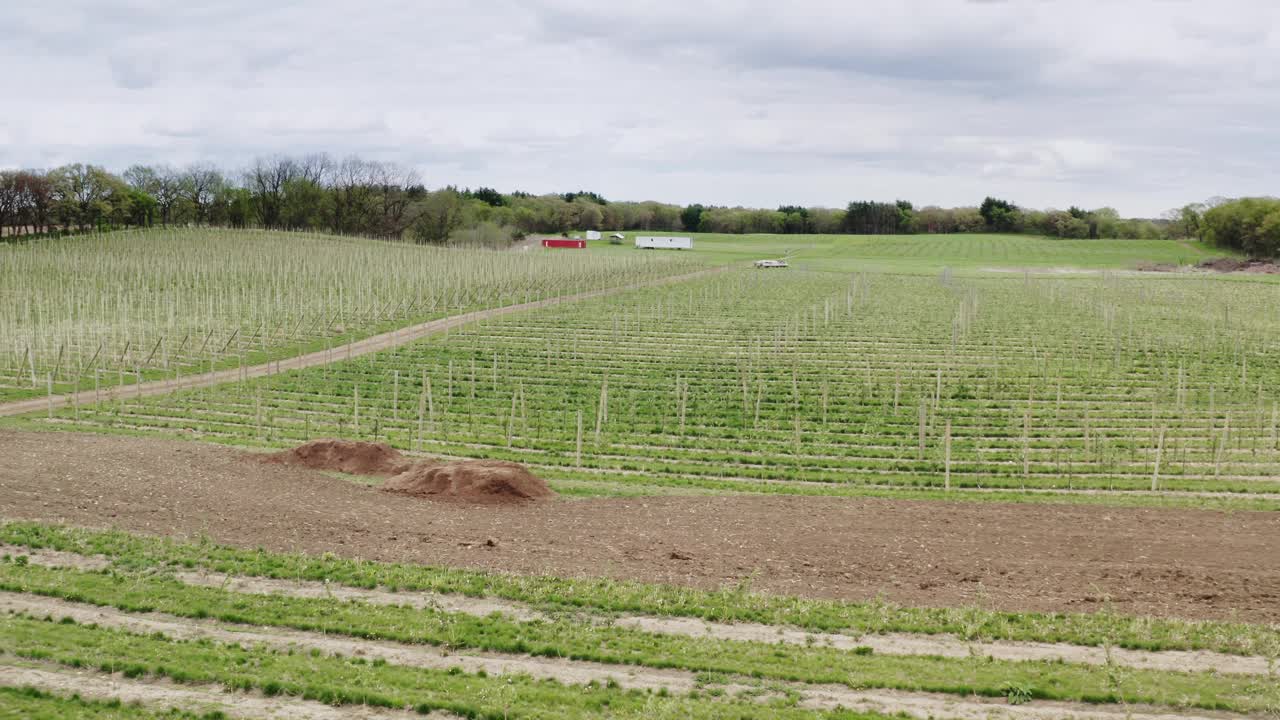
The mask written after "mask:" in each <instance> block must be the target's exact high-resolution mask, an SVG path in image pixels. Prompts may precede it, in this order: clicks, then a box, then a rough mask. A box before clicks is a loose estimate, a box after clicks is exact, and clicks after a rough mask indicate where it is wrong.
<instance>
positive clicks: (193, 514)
mask: <svg viewBox="0 0 1280 720" xmlns="http://www.w3.org/2000/svg"><path fill="white" fill-rule="evenodd" d="M0 448H3V452H2V453H0V516H2V517H5V518H12V519H18V518H28V519H37V520H51V521H65V522H70V523H74V524H79V525H86V526H94V527H106V526H115V527H120V528H123V529H126V530H133V531H140V532H146V533H153V534H166V535H168V534H173V535H185V536H191V535H195V534H199V533H205V534H207V535H208V536H210V537H212V538H213V539H214V540H217V541H219V542H223V543H228V544H233V545H240V546H245V547H257V546H262V547H266V548H268V549H272V550H278V551H302V552H311V553H322V552H330V551H331V552H334V553H337V554H340V555H344V556H349V557H362V558H368V559H373V560H384V561H408V562H418V563H427V564H440V565H450V566H459V567H474V568H484V569H491V570H502V571H509V572H515V573H524V574H544V573H545V574H552V575H561V576H575V577H587V576H593V577H600V576H607V577H614V578H633V579H637V580H642V581H648V582H665V583H674V584H683V585H690V586H696V587H703V588H708V587H719V586H724V585H731V584H737V583H740V582H744V581H748V582H750V583H751V584H752V587H754V588H756V589H758V590H763V591H768V592H774V593H783V594H789V595H799V596H807V597H829V598H846V599H869V598H874V597H877V596H883V597H885V598H887V599H889V600H893V601H896V602H901V603H906V604H912V605H924V606H981V607H988V608H993V609H1002V610H1013V611H1084V612H1087V611H1094V610H1102V609H1104V608H1106V607H1110V608H1111V609H1113V610H1115V611H1118V612H1124V613H1142V614H1154V615H1162V616H1175V617H1186V618H1215V619H1238V620H1244V621H1254V622H1277V621H1280V559H1278V558H1280V522H1276V519H1275V516H1274V514H1271V513H1261V512H1233V513H1228V512H1220V511H1208V510H1171V509H1149V508H1114V507H1094V506H1087V505H1049V504H1026V505H1018V504H1000V503H947V502H931V501H911V500H891V499H843V498H822V497H812V498H808V497H759V496H736V497H661V498H624V499H593V500H577V501H566V500H559V501H554V502H547V503H539V504H536V505H532V506H528V507H473V506H464V505H457V504H443V503H432V502H430V501H424V500H416V499H412V498H404V497H398V496H394V495H388V494H386V493H381V492H378V491H377V490H375V489H373V488H369V487H364V486H360V485H357V484H355V483H352V482H349V481H347V480H343V479H340V478H336V477H331V476H328V475H325V474H323V473H318V472H314V471H310V470H305V469H300V468H291V467H284V466H266V465H262V464H260V463H258V462H256V461H254V460H251V459H246V458H245V456H244V453H242V452H240V451H237V450H233V449H227V448H222V447H217V446H211V445H204V444H200V443H192V442H182V441H171V440H158V439H141V438H124V437H108V436H102V435H92V434H73V433H32V432H13V431H3V432H0ZM490 538H492V539H494V540H495V546H493V547H489V546H487V543H486V541H487V540H488V539H490Z"/></svg>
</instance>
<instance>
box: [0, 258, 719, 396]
mask: <svg viewBox="0 0 1280 720" xmlns="http://www.w3.org/2000/svg"><path fill="white" fill-rule="evenodd" d="M724 269H725V268H723V267H720V268H710V269H707V270H699V271H697V272H693V273H686V274H684V275H675V276H672V277H666V278H662V279H660V280H654V281H650V282H645V283H633V284H630V285H622V286H619V287H615V288H606V289H603V290H591V291H589V292H583V293H577V294H575V295H562V296H560V297H554V298H547V299H545V300H534V301H532V302H526V303H519V304H516V305H507V306H505V307H499V308H490V309H488V310H476V311H474V312H469V313H463V314H461V315H452V316H450V317H444V318H439V319H437V320H432V321H430V322H425V323H421V324H418V325H411V326H409V327H404V328H399V329H397V330H392V331H391V332H385V333H382V334H381V335H373V336H370V337H367V338H365V339H363V340H357V341H355V342H351V343H347V344H345V345H339V346H337V347H335V348H333V349H332V350H320V351H317V352H313V353H307V354H305V355H296V356H294V357H291V358H284V359H281V360H278V361H272V362H269V363H263V364H261V365H253V366H250V367H246V368H244V369H243V370H242V369H241V368H230V369H227V370H217V371H215V372H207V373H200V374H197V375H189V376H187V377H183V378H178V379H174V380H154V381H151V382H144V383H142V384H140V385H139V384H133V385H125V386H123V387H122V388H120V389H119V390H118V392H120V393H121V394H122V395H123V396H125V397H147V396H151V395H163V394H165V393H168V392H172V391H174V390H182V389H186V388H196V387H205V386H208V385H218V384H220V383H225V382H235V381H236V380H239V379H241V378H246V379H247V378H256V377H262V376H264V375H269V374H272V373H278V372H284V371H286V370H301V369H302V368H309V367H316V366H318V365H326V364H329V363H332V362H338V361H341V360H346V359H347V358H353V357H358V356H360V355H367V354H369V353H375V352H379V351H382V350H388V349H390V348H393V347H397V346H400V345H404V344H406V343H410V342H413V341H415V340H420V339H422V338H424V337H427V336H430V335H437V334H439V333H443V332H444V331H446V330H452V329H453V328H456V327H461V326H463V325H466V324H468V323H473V322H476V321H477V320H487V319H489V318H495V317H500V316H502V315H510V314H511V313H518V312H524V311H526V310H537V309H539V308H547V307H552V306H554V305H560V304H563V303H570V302H577V301H579V300H588V299H591V298H597V297H604V296H606V295H616V294H617V293H620V292H625V291H627V290H635V289H637V288H641V287H650V286H654V285H666V284H670V283H677V282H683V281H685V280H692V279H694V278H697V277H701V276H703V275H707V274H710V273H714V272H720V271H721V270H724ZM74 397H78V398H79V402H80V403H82V404H88V403H91V402H93V399H94V391H92V390H84V391H81V392H79V393H67V394H63V395H53V396H51V397H49V396H46V397H39V398H31V399H28V400H15V401H13V402H7V403H0V417H7V416H13V415H25V414H27V413H33V412H42V411H46V410H48V409H49V407H50V406H52V407H54V408H60V407H70V406H71V405H72V403H73V402H74V400H73V398H74Z"/></svg>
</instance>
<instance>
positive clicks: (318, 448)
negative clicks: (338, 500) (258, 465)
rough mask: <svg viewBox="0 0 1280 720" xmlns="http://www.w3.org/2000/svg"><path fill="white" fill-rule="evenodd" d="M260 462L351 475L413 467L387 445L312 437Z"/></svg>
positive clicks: (394, 471) (401, 470)
mask: <svg viewBox="0 0 1280 720" xmlns="http://www.w3.org/2000/svg"><path fill="white" fill-rule="evenodd" d="M263 462H266V463H270V464H273V465H301V466H302V467H308V468H311V469H313V470H333V471H337V472H344V473H350V474H352V475H399V474H400V473H403V472H405V471H406V470H408V469H409V468H411V467H412V466H413V463H411V462H409V460H407V459H405V457H404V456H403V455H401V454H400V453H399V452H398V451H396V450H395V448H392V447H391V446H390V445H387V444H385V443H369V442H359V441H355V440H312V441H311V442H308V443H304V444H302V445H299V446H298V447H296V448H294V449H292V450H284V451H281V452H278V453H273V454H271V455H268V456H266V457H265V458H263Z"/></svg>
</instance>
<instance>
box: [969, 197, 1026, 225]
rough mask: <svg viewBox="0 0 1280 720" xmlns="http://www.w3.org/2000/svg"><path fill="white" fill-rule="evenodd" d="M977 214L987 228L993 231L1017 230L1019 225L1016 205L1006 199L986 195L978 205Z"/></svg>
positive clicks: (1019, 220)
mask: <svg viewBox="0 0 1280 720" xmlns="http://www.w3.org/2000/svg"><path fill="white" fill-rule="evenodd" d="M978 214H979V215H981V216H982V219H983V220H984V221H985V222H986V224H987V229H988V230H993V231H995V232H1017V231H1018V229H1019V228H1020V226H1021V220H1022V218H1021V217H1020V214H1019V212H1018V206H1017V205H1014V204H1013V203H1011V202H1009V201H1007V200H1000V199H998V198H993V197H991V196H987V198H986V199H985V200H983V201H982V205H980V206H979V207H978Z"/></svg>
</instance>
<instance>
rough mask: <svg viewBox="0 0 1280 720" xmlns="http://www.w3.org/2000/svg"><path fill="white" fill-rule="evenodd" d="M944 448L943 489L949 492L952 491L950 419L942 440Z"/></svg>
mask: <svg viewBox="0 0 1280 720" xmlns="http://www.w3.org/2000/svg"><path fill="white" fill-rule="evenodd" d="M942 448H943V450H942V457H943V460H942V463H943V475H942V487H943V489H945V490H948V491H949V490H951V420H950V419H948V420H947V427H946V431H945V435H943V439H942Z"/></svg>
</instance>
